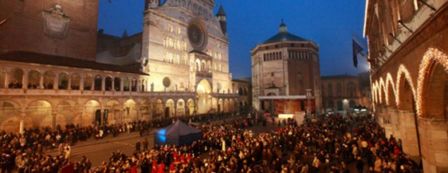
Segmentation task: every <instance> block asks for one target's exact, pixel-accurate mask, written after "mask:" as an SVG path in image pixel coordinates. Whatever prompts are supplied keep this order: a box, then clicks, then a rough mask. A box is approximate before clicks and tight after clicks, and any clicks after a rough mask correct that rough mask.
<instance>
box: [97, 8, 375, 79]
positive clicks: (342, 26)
mask: <svg viewBox="0 0 448 173" xmlns="http://www.w3.org/2000/svg"><path fill="white" fill-rule="evenodd" d="M110 1H111V2H109V0H100V11H99V13H100V14H99V19H98V20H99V24H98V25H99V26H98V27H99V28H103V29H104V30H105V32H106V33H109V34H114V35H121V34H122V33H123V32H124V30H126V31H127V32H128V34H134V33H137V32H141V31H142V23H143V8H144V6H143V5H144V1H145V0H110ZM219 5H223V6H224V9H225V10H226V13H227V21H228V32H229V39H230V71H231V72H232V74H233V76H234V78H240V77H249V76H250V75H251V70H250V50H251V49H252V48H254V47H255V46H256V45H257V44H260V43H262V42H263V41H264V40H266V39H268V38H269V37H271V36H273V35H274V34H276V33H277V31H278V26H279V24H280V21H281V19H284V21H285V23H286V24H287V25H288V30H289V32H291V33H293V34H296V35H299V36H301V37H304V38H306V39H309V40H313V41H314V42H316V43H317V44H318V45H319V47H320V64H321V75H337V74H356V73H358V72H360V71H366V70H367V67H366V66H367V65H366V63H365V59H364V58H361V57H360V65H359V66H358V69H356V68H354V67H353V63H352V42H351V39H352V36H353V35H355V36H356V37H358V38H362V29H363V20H364V7H365V1H363V0H216V8H215V11H216V10H217V8H218V7H219Z"/></svg>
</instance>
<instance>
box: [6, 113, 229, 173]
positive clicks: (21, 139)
mask: <svg viewBox="0 0 448 173" xmlns="http://www.w3.org/2000/svg"><path fill="white" fill-rule="evenodd" d="M222 118H224V116H223V115H201V116H196V117H183V118H182V120H183V121H190V122H193V121H194V122H204V121H211V120H216V119H222ZM173 121H174V118H165V119H155V120H152V121H135V122H129V123H123V124H111V125H103V126H96V125H92V126H87V127H81V126H78V125H73V124H68V125H66V126H65V127H64V128H62V127H61V126H57V127H56V128H48V127H45V128H30V129H24V131H23V133H11V132H10V133H8V132H5V131H0V146H1V148H0V172H2V173H3V172H11V170H18V171H19V172H22V171H25V172H30V171H31V172H53V171H51V170H59V169H61V168H62V167H64V166H66V165H69V162H68V158H69V153H70V151H67V147H68V148H70V146H72V145H75V144H76V143H78V142H80V141H86V140H89V139H96V140H101V139H102V138H104V137H107V136H112V137H116V136H119V135H120V134H123V133H132V132H139V133H140V135H144V134H145V133H148V132H149V131H150V129H152V128H160V127H163V126H167V125H169V124H171V123H172V122H173ZM50 149H59V151H60V152H59V155H57V156H52V155H48V154H45V151H48V150H50ZM86 160H87V161H88V159H87V158H86V159H85V160H82V161H80V162H76V163H74V168H77V169H78V170H84V169H86V168H85V167H86V166H81V165H89V164H88V163H86ZM36 170H37V171H36ZM89 170H90V167H89Z"/></svg>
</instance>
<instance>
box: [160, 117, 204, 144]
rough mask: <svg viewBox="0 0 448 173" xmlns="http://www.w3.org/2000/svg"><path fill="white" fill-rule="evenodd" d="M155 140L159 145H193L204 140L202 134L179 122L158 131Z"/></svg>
mask: <svg viewBox="0 0 448 173" xmlns="http://www.w3.org/2000/svg"><path fill="white" fill-rule="evenodd" d="M154 138H155V139H154V141H155V143H156V144H157V145H165V144H169V145H177V146H180V145H191V144H192V143H193V142H194V141H196V140H199V139H201V138H202V132H201V131H200V130H199V129H196V128H194V127H190V126H188V125H187V124H185V123H184V122H182V121H180V120H178V121H176V122H175V123H174V124H171V125H169V126H168V127H165V128H162V129H158V130H157V131H156V132H155V134H154Z"/></svg>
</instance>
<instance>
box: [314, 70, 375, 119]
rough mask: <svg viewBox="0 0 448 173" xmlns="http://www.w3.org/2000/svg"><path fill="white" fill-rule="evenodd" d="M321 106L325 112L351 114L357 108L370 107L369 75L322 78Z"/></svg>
mask: <svg viewBox="0 0 448 173" xmlns="http://www.w3.org/2000/svg"><path fill="white" fill-rule="evenodd" d="M321 82H322V103H323V104H322V105H323V108H324V109H325V111H327V112H328V111H344V112H351V110H352V109H353V108H357V107H365V108H370V107H371V102H370V100H371V96H370V93H371V92H370V82H369V75H368V74H366V73H361V74H359V75H358V76H352V75H333V76H322V77H321Z"/></svg>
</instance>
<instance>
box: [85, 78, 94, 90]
mask: <svg viewBox="0 0 448 173" xmlns="http://www.w3.org/2000/svg"><path fill="white" fill-rule="evenodd" d="M92 85H93V77H92V76H90V75H87V76H85V77H84V90H92V89H93V88H92Z"/></svg>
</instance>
